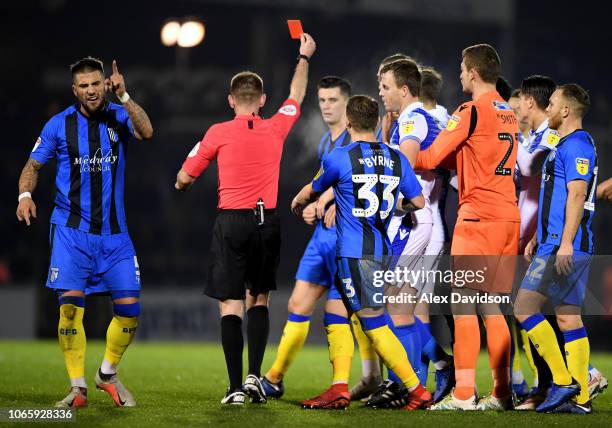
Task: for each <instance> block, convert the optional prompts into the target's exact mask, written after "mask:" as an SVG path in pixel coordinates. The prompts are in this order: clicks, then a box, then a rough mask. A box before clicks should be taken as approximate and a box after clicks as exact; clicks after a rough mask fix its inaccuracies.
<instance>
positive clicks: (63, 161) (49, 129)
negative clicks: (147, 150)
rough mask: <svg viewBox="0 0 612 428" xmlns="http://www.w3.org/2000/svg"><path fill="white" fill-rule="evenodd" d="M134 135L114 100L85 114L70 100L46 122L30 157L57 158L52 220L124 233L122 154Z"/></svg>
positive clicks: (100, 231) (99, 231)
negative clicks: (67, 104) (96, 111)
mask: <svg viewBox="0 0 612 428" xmlns="http://www.w3.org/2000/svg"><path fill="white" fill-rule="evenodd" d="M133 135H134V128H133V126H132V122H131V120H130V118H129V117H128V113H127V111H126V110H125V108H124V107H123V106H120V105H118V104H113V103H107V104H106V105H105V106H104V108H103V109H102V110H101V111H100V112H98V113H96V114H95V115H92V116H91V117H89V118H88V117H86V116H84V115H83V114H82V113H81V112H80V111H79V107H78V105H72V106H70V107H68V108H67V109H66V110H64V111H63V112H61V113H59V114H57V115H55V116H54V117H52V118H51V119H50V120H49V121H48V122H47V124H46V125H45V126H44V128H43V130H42V133H41V135H40V137H39V138H38V140H37V142H36V145H35V146H34V150H32V153H31V155H30V157H31V158H32V159H34V160H36V161H38V162H40V163H41V164H45V163H47V162H48V161H49V160H50V159H53V158H55V159H57V171H56V177H55V185H56V187H57V195H56V198H55V208H54V210H53V215H52V216H51V223H53V224H61V225H65V226H69V227H72V228H75V229H79V230H82V231H85V232H89V233H93V234H97V235H109V234H115V233H121V232H127V225H126V221H125V206H124V179H125V157H126V151H127V142H128V141H129V139H130V137H131V136H133Z"/></svg>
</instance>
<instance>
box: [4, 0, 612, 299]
mask: <svg viewBox="0 0 612 428" xmlns="http://www.w3.org/2000/svg"><path fill="white" fill-rule="evenodd" d="M589 3H590V2H583V3H582V4H584V5H587V4H589ZM570 4H571V7H570V6H569V5H570ZM597 7H600V6H592V7H589V6H581V5H578V4H576V3H567V4H566V3H564V2H533V1H527V0H516V1H512V0H504V1H486V0H472V1H470V0H438V1H433V0H430V1H426V0H420V1H408V0H406V1H401V0H361V1H358V0H344V1H342V0H339V1H333V2H331V1H320V0H311V1H289V0H285V1H283V0H280V1H271V0H270V1H267V0H252V1H248V0H246V1H204V0H201V1H195V0H193V1H186V0H175V1H172V2H141V1H114V0H109V1H104V2H82V1H76V0H45V1H22V2H2V3H1V4H0V15H1V16H2V17H1V18H0V20H1V23H2V25H0V32H1V35H2V37H1V38H0V57H1V58H2V65H1V66H0V76H1V82H2V83H1V85H0V86H1V90H0V125H1V129H2V138H1V141H2V142H1V144H2V156H1V157H0V162H1V168H0V170H1V182H0V201H1V203H0V219H1V223H0V242H1V245H0V287H1V286H2V284H3V283H4V284H20V283H36V284H40V287H42V285H43V283H44V280H45V277H46V273H47V268H48V257H49V253H48V252H49V250H48V242H47V235H48V221H49V217H50V214H51V210H52V206H53V205H52V204H53V195H54V183H53V181H54V168H55V167H54V165H48V166H46V167H45V168H44V169H43V170H42V171H41V175H40V182H39V185H38V188H37V189H36V192H35V193H34V200H35V201H36V203H37V205H38V219H37V220H35V222H34V224H33V225H32V226H31V227H30V228H27V227H26V226H25V225H24V224H20V223H18V222H17V220H16V218H15V209H16V206H17V193H18V192H17V181H18V178H19V174H20V171H21V168H22V167H23V165H24V164H25V162H26V160H27V158H28V154H29V152H30V150H31V149H32V147H33V145H34V142H35V140H36V138H37V137H38V135H39V132H40V130H41V129H42V127H43V125H44V123H45V122H46V121H47V120H48V119H49V118H50V117H51V116H52V115H54V114H55V113H57V112H59V111H61V110H63V109H65V108H66V107H67V106H68V105H69V104H70V103H72V102H73V97H72V92H71V89H70V84H71V80H70V73H69V71H68V65H69V64H70V63H72V62H74V61H76V60H77V59H79V58H81V57H83V56H87V55H92V56H96V57H98V58H100V59H102V60H103V61H104V62H105V65H106V68H107V73H109V72H110V63H111V61H112V59H116V60H117V62H118V65H119V70H120V72H122V73H123V74H124V76H125V79H126V84H127V89H128V91H129V92H130V94H131V96H132V97H133V98H134V100H136V101H137V102H138V103H139V104H141V105H142V106H143V107H144V109H145V110H146V111H147V112H148V114H149V116H150V118H151V120H152V123H153V126H154V129H155V137H154V138H153V140H152V141H149V142H145V143H142V144H135V145H134V147H132V148H131V149H130V155H129V159H128V165H127V169H126V172H127V174H126V175H127V179H126V192H127V213H128V225H129V230H130V234H131V236H132V238H133V240H134V242H135V245H136V248H137V252H138V256H139V261H140V266H141V272H142V280H143V284H144V287H147V288H149V287H151V288H153V287H161V286H164V285H167V284H173V285H175V286H182V285H194V284H201V283H202V282H203V274H204V266H205V260H206V255H207V249H208V244H209V240H210V232H211V226H212V221H213V218H214V216H215V207H216V202H217V195H216V184H217V179H216V171H215V168H214V166H213V167H211V168H210V170H209V171H207V172H205V173H204V174H203V175H202V177H201V178H200V179H199V180H198V182H197V184H196V185H195V186H194V188H192V189H191V190H190V191H189V192H187V193H178V192H175V191H174V189H173V184H174V178H175V174H176V172H177V171H178V169H179V168H180V166H181V163H182V161H183V159H184V157H185V156H186V154H187V153H188V152H189V150H190V149H191V147H192V146H193V145H194V144H195V142H196V141H197V140H198V139H199V138H201V136H202V135H203V133H204V132H205V130H206V129H207V128H208V127H209V126H210V125H211V124H212V123H214V122H216V121H221V120H228V119H230V118H231V117H232V115H233V113H232V111H231V110H230V109H229V107H228V106H227V101H226V95H227V92H228V86H229V79H230V78H231V76H232V75H233V74H235V73H236V72H238V71H241V70H244V69H249V70H252V71H256V72H258V73H259V74H260V75H261V76H262V77H263V79H264V84H265V90H266V92H267V94H268V102H267V105H266V106H265V107H264V109H263V115H264V116H269V115H271V114H272V113H273V112H274V111H275V110H276V109H277V108H278V106H279V105H280V103H281V102H282V101H283V100H284V98H285V97H286V96H287V95H288V92H289V81H290V78H291V75H292V72H293V67H294V64H295V58H296V55H297V52H298V51H297V48H298V42H297V41H294V40H291V39H290V38H289V37H288V33H287V26H286V22H285V20H286V19H291V18H299V19H301V20H302V23H303V25H304V29H305V31H307V32H309V33H310V34H312V35H313V36H314V38H315V40H316V41H317V45H318V49H317V52H316V54H315V56H314V57H313V60H312V66H311V69H310V84H309V90H308V95H307V97H306V99H305V101H304V104H303V116H302V118H301V119H300V121H299V122H298V124H297V125H296V127H295V128H294V130H293V132H292V133H291V135H290V136H289V138H288V140H287V143H286V145H285V150H284V156H283V161H282V166H281V178H280V187H279V200H278V207H279V208H280V212H281V216H282V223H283V247H282V260H281V267H280V271H279V283H280V284H281V286H282V287H290V286H291V285H292V282H293V279H292V278H293V274H294V272H295V269H296V267H297V262H298V260H299V258H300V256H301V253H302V251H303V249H304V247H305V244H306V242H307V240H308V239H309V228H308V227H307V226H305V225H303V224H302V223H300V222H299V221H297V220H296V219H295V218H293V217H292V216H291V215H290V213H289V210H288V207H289V203H290V200H291V198H292V197H293V196H294V194H295V193H296V192H297V191H298V190H299V188H300V187H301V186H302V185H303V184H304V183H306V182H307V180H308V179H309V178H310V177H312V175H313V174H314V172H315V171H316V168H317V163H316V159H315V150H316V145H317V143H318V140H319V137H320V135H321V133H322V132H323V130H324V126H323V123H322V121H321V119H320V116H319V113H318V110H317V101H316V90H315V89H316V88H315V86H316V81H317V80H318V79H319V78H320V77H322V76H324V75H328V74H336V75H340V76H344V77H346V78H348V79H349V80H350V81H351V82H352V84H353V88H354V92H355V93H367V94H370V95H373V96H375V97H376V98H377V99H378V96H377V88H376V80H375V72H376V68H377V65H378V63H379V61H380V60H381V59H382V58H383V57H384V56H387V55H389V54H392V53H395V52H403V53H406V54H409V55H411V56H413V57H415V58H416V59H417V60H418V61H420V62H421V63H423V64H428V65H433V66H434V67H435V68H437V69H438V70H439V71H440V72H442V74H443V76H444V78H445V85H444V89H443V94H442V96H441V99H440V104H443V105H445V106H446V107H447V108H448V109H449V110H450V111H452V110H454V108H455V107H456V106H457V105H458V104H459V103H460V102H461V101H463V100H465V99H466V96H465V95H463V94H462V93H461V88H460V84H459V78H458V77H459V64H460V61H461V50H462V49H463V48H464V47H466V46H468V45H471V44H474V43H480V42H486V43H490V44H492V45H493V46H494V47H496V48H497V50H498V51H499V54H500V56H501V59H502V64H503V74H504V75H505V76H506V77H507V78H508V79H509V80H510V82H511V83H512V85H513V86H518V85H520V81H521V79H522V78H523V77H526V76H529V75H531V74H546V75H549V76H551V77H553V78H554V79H555V80H556V81H557V82H558V83H567V82H577V83H579V84H581V85H583V86H584V87H585V88H586V89H587V90H588V91H589V92H590V95H591V103H592V107H591V111H590V112H589V114H588V116H587V117H586V120H585V128H586V129H587V130H588V131H589V132H591V133H592V134H593V136H594V137H595V140H596V142H597V148H598V155H599V165H600V167H599V176H600V181H601V180H603V179H605V178H608V177H609V176H610V175H612V171H611V168H610V166H609V165H610V160H611V157H612V151H611V150H610V148H609V147H610V131H611V128H612V120H611V117H612V116H611V113H612V104H611V100H612V97H611V95H612V94H611V92H612V88H611V86H610V84H609V64H610V60H609V59H608V56H609V54H608V45H609V43H610V41H611V40H612V38H611V37H610V36H611V31H610V28H609V27H610V25H609V22H608V14H607V13H604V12H603V10H597V9H596V8H597ZM187 16H195V17H197V18H199V19H200V20H202V21H203V22H204V24H205V26H206V38H205V40H204V42H203V43H202V44H201V45H199V46H197V47H195V48H192V49H183V48H176V47H172V48H168V47H164V46H163V45H162V44H161V42H160V29H161V27H162V25H163V24H164V22H165V21H166V20H167V19H169V18H179V19H181V18H184V17H187ZM264 173H265V172H264ZM611 219H612V209H611V205H609V204H604V203H602V204H599V206H598V208H597V214H596V217H595V221H594V225H595V226H594V230H595V237H596V239H595V241H596V248H597V250H596V251H597V253H598V254H610V253H611V250H612V239H610V236H611V233H610V232H611V230H612V225H611V224H610V220H611Z"/></svg>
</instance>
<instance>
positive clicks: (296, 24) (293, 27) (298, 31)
mask: <svg viewBox="0 0 612 428" xmlns="http://www.w3.org/2000/svg"><path fill="white" fill-rule="evenodd" d="M287 25H288V26H289V34H290V35H291V38H292V39H299V38H300V37H301V36H302V34H304V30H302V21H300V20H299V19H288V20H287Z"/></svg>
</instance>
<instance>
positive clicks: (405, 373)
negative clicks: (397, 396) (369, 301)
mask: <svg viewBox="0 0 612 428" xmlns="http://www.w3.org/2000/svg"><path fill="white" fill-rule="evenodd" d="M359 321H361V326H362V327H363V331H364V333H365V334H366V336H368V338H369V339H370V340H371V342H372V345H373V347H374V349H375V350H376V353H377V354H378V355H379V356H380V358H382V360H383V362H384V363H385V365H386V366H387V368H388V369H390V370H393V372H394V373H395V374H396V375H397V377H398V378H400V380H401V381H402V382H403V383H404V385H406V388H408V390H413V389H414V388H416V387H417V386H418V385H419V378H418V377H417V375H416V373H415V372H414V369H413V368H412V366H411V365H410V362H409V361H408V356H407V355H406V351H405V350H404V347H403V346H402V344H401V343H400V341H399V339H398V338H397V337H396V336H395V335H394V334H393V332H392V331H391V329H390V328H389V326H388V325H387V319H386V317H385V316H384V315H379V316H375V317H367V318H366V317H360V318H359Z"/></svg>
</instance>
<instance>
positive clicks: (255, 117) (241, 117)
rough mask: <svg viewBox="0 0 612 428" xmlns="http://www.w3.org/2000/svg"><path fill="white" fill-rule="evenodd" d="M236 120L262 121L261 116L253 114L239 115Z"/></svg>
mask: <svg viewBox="0 0 612 428" xmlns="http://www.w3.org/2000/svg"><path fill="white" fill-rule="evenodd" d="M234 119H238V120H260V119H261V116H259V115H258V114H257V115H253V114H237V115H236V117H234Z"/></svg>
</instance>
